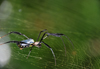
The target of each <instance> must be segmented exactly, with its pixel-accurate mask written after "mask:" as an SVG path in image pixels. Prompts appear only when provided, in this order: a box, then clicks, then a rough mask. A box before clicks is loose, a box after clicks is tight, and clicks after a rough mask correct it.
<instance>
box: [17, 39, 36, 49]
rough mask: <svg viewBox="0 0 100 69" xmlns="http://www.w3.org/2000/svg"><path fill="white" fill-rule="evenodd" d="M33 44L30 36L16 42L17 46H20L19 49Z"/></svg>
mask: <svg viewBox="0 0 100 69" xmlns="http://www.w3.org/2000/svg"><path fill="white" fill-rule="evenodd" d="M33 44H34V40H33V39H31V38H30V39H26V40H23V41H20V42H17V46H18V47H19V48H20V50H22V49H23V48H27V47H32V45H33Z"/></svg>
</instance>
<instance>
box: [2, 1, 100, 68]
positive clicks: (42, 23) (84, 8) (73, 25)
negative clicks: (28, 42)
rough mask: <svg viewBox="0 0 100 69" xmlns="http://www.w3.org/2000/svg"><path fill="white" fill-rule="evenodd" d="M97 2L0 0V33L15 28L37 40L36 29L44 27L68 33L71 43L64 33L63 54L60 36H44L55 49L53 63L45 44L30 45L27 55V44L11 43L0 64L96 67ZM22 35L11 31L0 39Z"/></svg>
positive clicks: (99, 52)
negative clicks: (4, 58)
mask: <svg viewBox="0 0 100 69" xmlns="http://www.w3.org/2000/svg"><path fill="white" fill-rule="evenodd" d="M99 4H100V0H88V1H87V0H82V1H80V0H24V1H23V0H0V31H1V32H0V36H3V35H4V34H3V33H2V32H5V34H7V33H8V32H10V31H18V32H21V33H23V34H25V35H27V36H28V37H29V38H33V39H34V40H35V41H36V39H37V37H38V34H39V32H40V31H41V30H43V29H47V30H48V32H50V33H63V34H65V35H67V36H68V37H69V38H70V39H71V41H72V42H73V44H74V48H73V47H72V45H71V43H70V41H68V39H66V38H65V37H63V39H64V42H65V45H66V50H67V54H66V56H65V50H64V46H63V43H62V41H61V39H60V38H58V37H54V36H50V37H48V38H46V39H45V40H44V41H45V42H46V43H47V44H48V45H50V46H51V47H52V49H53V50H54V53H55V55H56V59H57V60H56V61H57V66H55V65H54V64H55V63H54V58H53V55H52V53H51V51H50V50H49V49H48V48H47V47H46V46H45V45H43V44H42V47H41V48H36V47H33V50H32V52H31V54H30V56H29V58H28V59H26V57H27V55H28V53H29V50H30V48H25V49H23V50H20V49H19V48H18V47H17V45H16V44H13V43H11V44H9V47H10V50H11V54H10V55H11V56H10V59H9V60H7V62H6V64H4V65H3V66H1V64H2V62H1V61H0V67H1V69H28V68H30V69H99V68H100V66H99V65H100V32H99V30H100V5H99ZM8 37H9V39H8ZM24 39H25V38H24V37H23V36H20V35H16V34H11V35H9V36H7V37H4V38H2V39H0V43H1V42H6V41H10V40H18V41H21V40H24ZM6 45H8V44H6ZM2 46H3V45H2ZM1 48H2V47H1ZM5 52H6V51H5ZM2 53H3V52H2ZM1 56H2V54H1V55H0V57H1Z"/></svg>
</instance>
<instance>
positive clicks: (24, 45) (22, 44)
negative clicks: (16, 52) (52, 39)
mask: <svg viewBox="0 0 100 69" xmlns="http://www.w3.org/2000/svg"><path fill="white" fill-rule="evenodd" d="M42 32H44V34H43V35H42V38H41V39H40V40H39V37H40V35H41V33H42ZM12 33H14V34H18V35H22V36H24V37H26V38H27V39H26V40H22V41H8V42H5V43H2V44H0V45H3V44H6V43H16V44H17V46H18V47H19V48H20V50H22V49H23V48H27V47H31V49H30V51H29V54H28V56H27V58H28V57H29V55H30V53H31V51H32V48H33V47H34V46H36V47H38V48H40V47H41V43H43V44H44V45H45V46H47V47H48V48H49V49H50V50H51V52H52V54H53V57H54V60H55V65H56V57H55V54H54V52H53V50H52V48H51V47H50V46H49V45H48V44H46V43H45V42H44V41H43V40H44V39H45V38H47V37H48V36H50V35H52V36H56V37H60V38H61V40H62V42H63V45H64V48H65V56H66V46H65V43H64V41H63V39H62V37H61V36H65V37H66V38H68V37H67V36H66V35H64V34H61V33H48V32H47V30H46V29H44V30H43V31H40V33H39V35H38V38H37V40H36V42H35V41H34V40H33V39H32V38H28V37H27V36H26V35H24V34H22V33H20V32H15V31H13V32H10V33H8V34H6V35H4V36H2V37H0V38H3V37H5V36H7V35H9V34H12ZM38 40H39V41H38ZM68 40H69V41H70V42H71V44H72V46H73V43H72V41H71V40H70V39H69V38H68ZM73 47H74V46H73Z"/></svg>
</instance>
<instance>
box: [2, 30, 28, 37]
mask: <svg viewBox="0 0 100 69" xmlns="http://www.w3.org/2000/svg"><path fill="white" fill-rule="evenodd" d="M12 33H14V34H18V35H23V36H24V37H26V38H27V39H29V38H28V37H27V36H26V35H24V34H22V33H20V32H14V31H13V32H10V33H8V34H6V35H4V36H2V37H0V38H3V37H5V36H7V35H9V34H12Z"/></svg>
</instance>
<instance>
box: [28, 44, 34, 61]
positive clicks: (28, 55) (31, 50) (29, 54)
mask: <svg viewBox="0 0 100 69" xmlns="http://www.w3.org/2000/svg"><path fill="white" fill-rule="evenodd" d="M32 48H33V46H32V47H31V49H30V51H29V53H28V56H27V59H28V57H29V55H30V53H31V51H32Z"/></svg>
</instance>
